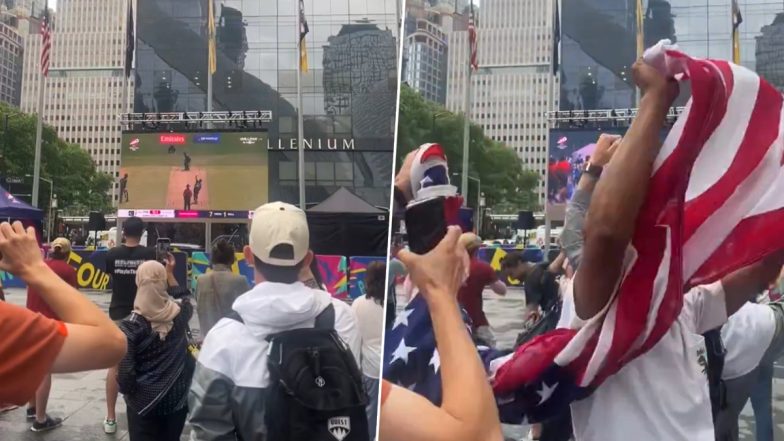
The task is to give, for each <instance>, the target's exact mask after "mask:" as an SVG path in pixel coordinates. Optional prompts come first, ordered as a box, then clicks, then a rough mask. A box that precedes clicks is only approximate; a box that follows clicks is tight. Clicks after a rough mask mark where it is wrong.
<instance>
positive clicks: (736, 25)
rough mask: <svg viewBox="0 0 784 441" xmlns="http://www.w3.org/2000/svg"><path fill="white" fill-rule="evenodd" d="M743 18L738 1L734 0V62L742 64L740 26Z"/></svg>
mask: <svg viewBox="0 0 784 441" xmlns="http://www.w3.org/2000/svg"><path fill="white" fill-rule="evenodd" d="M741 23H743V16H742V15H740V7H739V6H738V0H732V62H733V63H735V64H740V24H741Z"/></svg>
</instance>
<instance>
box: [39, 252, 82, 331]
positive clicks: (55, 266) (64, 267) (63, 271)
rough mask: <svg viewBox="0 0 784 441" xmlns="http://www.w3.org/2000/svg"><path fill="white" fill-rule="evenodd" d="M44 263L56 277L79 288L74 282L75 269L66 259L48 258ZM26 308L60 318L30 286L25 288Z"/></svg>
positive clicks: (46, 315) (56, 318) (53, 317)
mask: <svg viewBox="0 0 784 441" xmlns="http://www.w3.org/2000/svg"><path fill="white" fill-rule="evenodd" d="M46 264H47V265H49V268H51V269H52V271H54V273H55V274H57V276H58V277H60V278H61V279H63V280H65V281H66V283H68V284H69V285H71V286H73V287H74V288H79V285H78V284H77V283H76V270H75V269H73V267H72V266H71V265H68V263H67V262H66V261H64V260H56V259H49V260H47V261H46ZM27 309H29V310H31V311H33V312H40V313H41V315H43V316H45V317H49V318H51V319H55V320H60V318H59V317H57V314H55V313H54V311H52V309H51V308H49V305H47V304H46V302H44V299H42V298H41V296H39V295H38V293H37V292H35V291H33V290H32V289H31V288H27Z"/></svg>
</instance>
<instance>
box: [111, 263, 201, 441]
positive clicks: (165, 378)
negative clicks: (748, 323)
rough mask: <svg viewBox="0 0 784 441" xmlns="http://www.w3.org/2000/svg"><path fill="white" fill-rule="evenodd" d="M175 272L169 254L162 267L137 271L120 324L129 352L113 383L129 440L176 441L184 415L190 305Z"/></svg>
mask: <svg viewBox="0 0 784 441" xmlns="http://www.w3.org/2000/svg"><path fill="white" fill-rule="evenodd" d="M173 270H174V258H173V257H172V256H171V255H169V257H168V259H167V261H166V266H165V267H164V265H162V264H161V263H160V262H157V261H147V262H145V263H143V264H142V265H141V266H139V269H138V270H137V271H136V285H137V287H138V288H137V291H136V299H135V300H134V303H133V313H131V316H130V317H128V318H127V319H125V320H123V321H122V322H121V323H120V329H122V331H123V332H124V333H125V335H126V336H127V338H128V352H127V354H126V355H125V358H123V359H122V361H121V362H120V367H119V371H118V375H117V382H118V383H119V386H120V392H122V393H123V395H124V396H125V402H126V404H127V407H128V411H127V413H128V431H129V434H130V439H131V441H148V440H149V441H153V440H155V441H178V440H179V439H180V435H181V434H182V429H183V427H184V425H185V418H186V417H187V414H188V403H187V399H188V390H189V389H190V382H191V377H192V376H193V369H194V367H195V360H194V359H193V356H192V355H191V354H190V353H189V352H188V329H189V328H188V320H190V318H191V316H192V315H193V306H192V305H191V303H190V300H189V298H188V296H189V294H190V293H189V292H188V290H187V289H184V288H180V287H179V286H178V283H177V280H176V279H175V278H174V275H173ZM178 298H179V299H180V300H177V299H178Z"/></svg>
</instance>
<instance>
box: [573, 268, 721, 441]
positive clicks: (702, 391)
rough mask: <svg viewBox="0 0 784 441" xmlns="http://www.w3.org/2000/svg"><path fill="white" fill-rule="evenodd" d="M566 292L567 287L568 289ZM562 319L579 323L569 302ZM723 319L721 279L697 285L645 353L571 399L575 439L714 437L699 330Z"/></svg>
mask: <svg viewBox="0 0 784 441" xmlns="http://www.w3.org/2000/svg"><path fill="white" fill-rule="evenodd" d="M570 291H571V289H570ZM570 309H571V310H570V311H567V310H566V309H564V314H567V315H569V316H570V317H569V318H566V319H565V320H567V323H571V322H574V321H575V320H576V321H579V318H577V317H576V313H575V311H574V304H573V303H572V304H571V307H570ZM726 320H727V307H726V303H725V300H724V290H723V288H722V286H721V282H717V283H714V284H711V285H705V286H700V287H697V288H694V289H692V290H691V291H689V292H688V293H687V294H686V295H685V296H684V299H683V309H682V310H681V313H680V315H679V316H678V319H677V320H676V321H675V323H673V324H672V327H670V329H669V331H668V332H667V333H666V334H665V335H664V337H662V339H661V340H660V341H659V343H657V344H656V346H654V347H653V348H652V349H651V350H650V351H648V352H647V353H645V354H644V355H642V356H640V357H638V358H636V359H635V360H633V361H632V362H630V363H629V364H627V365H626V366H624V367H623V369H621V370H620V371H618V373H616V374H615V375H613V376H611V377H610V378H608V379H607V380H606V381H605V382H604V384H602V385H601V386H600V387H599V388H598V389H597V390H596V391H594V393H593V394H592V395H591V396H590V397H588V398H586V399H584V400H581V401H576V402H574V403H572V405H571V407H572V424H573V426H574V435H575V439H576V440H577V441H628V440H634V441H663V440H667V441H714V433H713V418H712V416H711V404H710V396H709V393H708V380H707V374H706V370H705V369H706V366H707V358H706V355H705V342H704V339H703V337H702V335H701V334H702V333H703V332H706V331H708V330H710V329H713V328H716V327H718V326H721V325H722V324H723V323H724V322H725V321H726Z"/></svg>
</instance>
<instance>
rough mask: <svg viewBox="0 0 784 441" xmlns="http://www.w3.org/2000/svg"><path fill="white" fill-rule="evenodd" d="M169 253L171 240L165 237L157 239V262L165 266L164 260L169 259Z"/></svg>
mask: <svg viewBox="0 0 784 441" xmlns="http://www.w3.org/2000/svg"><path fill="white" fill-rule="evenodd" d="M170 251H171V239H169V238H167V237H159V238H158V240H157V241H156V243H155V256H156V257H157V260H158V262H161V263H163V264H164V265H165V264H166V259H168V258H169V252H170Z"/></svg>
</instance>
